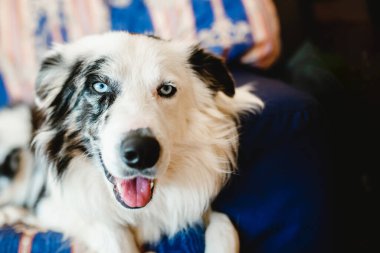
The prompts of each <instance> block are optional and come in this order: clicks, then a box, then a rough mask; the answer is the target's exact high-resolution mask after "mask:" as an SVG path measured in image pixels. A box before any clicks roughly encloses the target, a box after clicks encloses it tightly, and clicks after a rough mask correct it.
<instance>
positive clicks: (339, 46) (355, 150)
mask: <svg viewBox="0 0 380 253" xmlns="http://www.w3.org/2000/svg"><path fill="white" fill-rule="evenodd" d="M275 2H276V5H277V8H278V11H279V14H280V20H281V27H282V39H283V53H282V57H281V59H280V61H279V62H278V64H277V65H276V66H275V67H273V68H272V69H270V70H268V71H267V72H266V73H265V74H267V75H269V76H271V77H275V78H280V79H283V80H285V81H287V82H288V83H289V84H290V85H292V86H295V87H297V88H299V89H302V90H304V91H306V92H308V93H310V94H312V95H314V96H315V97H316V98H317V99H318V100H319V102H320V107H321V115H322V119H323V126H324V131H325V133H326V134H325V136H326V153H327V155H328V157H329V161H330V162H329V166H328V168H326V172H325V173H326V175H327V177H328V179H329V189H330V191H329V195H330V199H331V203H330V204H331V206H332V217H333V228H332V229H333V238H332V240H333V244H334V252H360V253H365V252H380V243H378V241H379V238H378V237H379V236H380V232H379V228H380V222H379V218H378V217H379V216H380V209H379V208H378V207H377V206H378V205H379V203H378V202H380V194H379V181H380V180H379V170H380V162H379V159H380V148H379V144H380V138H379V131H380V124H379V121H380V50H379V45H380V35H379V34H380V7H379V4H380V3H379V1H378V0H367V1H366V0H319V1H318V0H276V1H275Z"/></svg>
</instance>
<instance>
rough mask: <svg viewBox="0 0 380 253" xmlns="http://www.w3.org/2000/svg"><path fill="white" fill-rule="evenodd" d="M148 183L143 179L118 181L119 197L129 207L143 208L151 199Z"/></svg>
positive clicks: (148, 180) (147, 180) (149, 181)
mask: <svg viewBox="0 0 380 253" xmlns="http://www.w3.org/2000/svg"><path fill="white" fill-rule="evenodd" d="M150 183H151V180H150V179H147V178H143V177H136V178H134V179H130V180H120V181H119V184H118V188H119V192H120V197H121V198H122V199H123V201H124V202H125V204H127V205H128V206H129V207H144V206H146V205H147V204H148V203H149V201H150V199H151V197H152V192H151V189H150Z"/></svg>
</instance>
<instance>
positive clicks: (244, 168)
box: [0, 1, 331, 253]
mask: <svg viewBox="0 0 380 253" xmlns="http://www.w3.org/2000/svg"><path fill="white" fill-rule="evenodd" d="M114 2H117V1H114ZM121 2H123V1H121ZM122 15H126V14H125V13H124V12H122V11H120V10H118V9H117V8H116V9H115V10H113V16H112V17H113V18H115V20H116V21H115V22H112V24H113V25H114V26H115V27H113V28H114V29H122V28H123V27H119V26H120V23H118V20H120V17H121V16H122ZM117 17H118V18H117ZM118 25H119V26H118ZM62 34H63V35H65V34H66V32H65V31H63V32H62ZM65 36H66V35H65ZM63 37H64V36H63ZM47 39H49V37H47ZM50 40H51V38H50ZM239 48H241V46H240V47H238V49H239ZM211 49H213V50H216V51H215V52H216V53H218V52H219V53H220V52H223V50H220V49H221V48H215V47H214V48H211ZM238 49H237V50H238ZM234 52H235V53H236V54H238V53H237V51H236V50H235V51H234ZM277 54H278V52H274V53H273V54H272V55H271V56H270V57H272V58H271V61H273V59H274V58H275V57H276V55H277ZM265 56H268V55H264V58H265ZM273 57H274V58H273ZM267 58H268V57H267ZM259 60H260V59H259ZM258 62H260V61H256V62H251V63H252V64H251V65H255V63H258ZM263 62H264V63H266V64H270V63H271V62H265V59H264V60H263V61H261V63H263ZM230 67H231V69H232V72H233V76H234V78H235V79H236V81H237V85H242V84H246V83H249V84H250V85H252V86H253V88H254V93H255V94H256V95H257V96H258V97H259V98H261V99H262V100H263V101H264V103H265V108H264V110H263V111H262V112H261V113H259V114H257V115H248V116H245V117H243V118H242V119H241V122H242V125H241V129H240V133H241V135H240V142H241V145H240V147H239V157H238V169H239V171H238V173H237V174H236V175H233V176H232V178H231V180H230V182H229V183H228V184H227V185H226V187H225V188H224V189H223V191H222V192H221V194H220V195H219V196H218V198H217V199H216V200H215V201H214V203H213V208H214V209H215V210H218V211H221V212H224V213H226V214H228V216H229V217H230V218H231V220H232V221H233V223H234V224H235V226H236V228H237V230H238V232H239V236H240V240H241V251H240V252H242V253H297V252H299V253H313V252H329V250H330V246H331V239H330V232H331V227H330V225H329V224H330V218H331V217H330V215H329V202H328V198H327V192H326V182H325V173H326V171H325V170H326V164H325V163H326V162H325V161H326V160H325V157H324V148H323V147H324V146H323V145H324V143H323V132H322V131H321V128H320V120H319V112H318V103H317V102H316V100H315V99H313V98H312V97H311V96H309V95H307V94H305V93H303V92H301V91H298V90H296V89H294V88H292V87H290V86H289V85H288V84H286V83H283V82H281V81H278V80H273V79H268V78H264V77H262V76H260V75H257V74H255V72H256V71H254V70H253V69H251V68H248V67H246V66H245V67H242V66H241V65H240V64H233V65H231V66H230ZM256 67H260V64H256ZM266 67H268V66H266ZM0 77H1V75H0ZM8 97H9V96H7V94H6V90H5V89H4V80H2V79H1V78H0V106H4V105H6V104H8V103H9V102H10V101H9V98H8ZM2 123H3V122H0V124H2ZM203 233H204V229H203V228H199V227H195V228H189V230H188V231H186V232H185V233H180V234H179V235H178V236H175V237H174V238H165V239H163V241H162V242H161V243H160V245H158V246H157V247H156V248H155V250H156V251H157V253H162V252H166V253H168V252H169V253H170V252H172V253H175V252H184V253H186V252H188V253H190V252H192V253H196V252H202V247H203V246H204V241H203V240H204V238H203V236H204V234H203ZM25 238H26V240H25ZM20 240H23V242H24V241H28V240H29V241H30V242H32V244H29V248H27V250H29V251H27V252H32V253H38V252H46V253H50V252H51V253H52V252H70V247H69V244H68V243H67V242H64V241H62V235H61V234H59V233H57V232H54V231H47V232H46V231H45V232H41V231H40V232H39V231H34V230H33V229H25V228H23V229H22V230H21V231H20V230H17V229H15V228H12V227H5V228H2V229H0V252H2V253H14V252H20V251H18V250H19V247H20V245H21V244H20ZM187 241H191V242H195V244H196V245H197V247H193V246H194V245H189V243H187ZM190 246H191V247H190Z"/></svg>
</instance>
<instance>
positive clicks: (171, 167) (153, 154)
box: [35, 32, 257, 208]
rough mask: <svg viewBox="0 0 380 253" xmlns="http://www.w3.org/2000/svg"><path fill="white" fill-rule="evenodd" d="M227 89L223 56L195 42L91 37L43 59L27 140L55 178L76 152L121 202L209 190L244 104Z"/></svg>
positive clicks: (228, 164) (218, 177)
mask: <svg viewBox="0 0 380 253" xmlns="http://www.w3.org/2000/svg"><path fill="white" fill-rule="evenodd" d="M234 94H235V88H234V81H233V80H232V78H231V75H230V73H229V72H228V70H227V69H226V67H225V65H224V63H223V62H222V61H221V60H220V59H219V58H217V57H215V56H213V55H211V54H209V53H207V52H205V51H204V50H202V49H200V48H199V47H197V46H193V45H188V44H186V43H180V42H176V41H164V40H160V39H157V38H154V37H149V36H145V35H131V34H127V33H122V32H114V33H107V34H104V35H96V36H90V37H87V38H84V39H82V40H79V41H77V42H74V43H72V44H67V45H63V46H59V47H57V48H56V49H55V50H54V51H52V52H51V53H50V54H49V55H48V56H47V57H46V58H45V60H44V61H43V63H42V66H41V70H40V73H39V77H38V81H37V105H38V107H39V109H40V112H41V115H42V117H43V120H42V125H41V126H40V130H39V132H38V134H37V136H36V138H35V143H36V146H37V150H40V151H42V152H41V154H46V155H47V160H48V161H49V163H50V164H54V166H53V167H54V169H55V170H56V171H55V173H56V175H57V176H58V178H59V177H64V173H65V171H66V170H68V169H71V170H75V169H76V168H71V167H70V163H71V162H72V160H73V159H75V158H78V157H81V159H86V160H88V161H91V162H92V163H93V164H95V165H97V167H98V168H99V169H100V170H101V171H102V173H104V175H106V177H107V179H108V181H109V182H111V185H113V187H112V189H113V193H114V195H115V196H116V199H117V200H118V201H119V202H120V203H121V204H122V205H123V206H124V207H128V208H141V207H144V206H145V205H147V204H148V203H149V202H150V200H151V199H152V194H153V190H154V188H155V187H154V186H156V188H157V191H160V190H159V189H160V188H161V190H162V191H164V190H163V189H164V188H165V187H176V186H175V185H174V184H178V185H179V187H183V188H184V189H186V187H187V186H186V185H190V184H193V185H197V186H195V188H197V187H198V188H199V190H200V192H202V193H200V194H203V195H205V196H206V198H212V197H213V196H214V195H215V194H216V192H217V191H218V190H219V188H220V186H221V185H222V183H223V181H224V179H225V178H226V172H231V170H232V168H233V167H234V165H235V154H236V145H237V132H236V117H237V114H238V113H239V112H240V111H242V110H244V109H248V108H252V104H253V103H252V101H251V100H249V99H248V98H246V99H242V100H241V101H243V102H241V103H240V104H239V103H236V101H235V99H234V98H233V97H234ZM243 97H244V96H243ZM250 99H251V98H250ZM255 102H257V101H255ZM202 180H203V181H205V183H202V184H200V183H199V182H201V181H202ZM173 182H174V183H173ZM106 183H108V182H106ZM108 184H109V183H108ZM170 185H171V186H170Z"/></svg>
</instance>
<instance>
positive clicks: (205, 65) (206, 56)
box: [189, 47, 235, 97]
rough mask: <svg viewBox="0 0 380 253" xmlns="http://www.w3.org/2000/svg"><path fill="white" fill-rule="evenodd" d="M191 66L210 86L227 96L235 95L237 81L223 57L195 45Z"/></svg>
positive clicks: (190, 61) (191, 56) (190, 58)
mask: <svg viewBox="0 0 380 253" xmlns="http://www.w3.org/2000/svg"><path fill="white" fill-rule="evenodd" d="M189 63H190V65H191V68H192V69H193V70H194V71H195V73H196V74H197V75H198V76H199V78H200V79H201V80H202V81H204V82H205V83H206V84H207V85H208V87H209V88H210V89H211V90H213V91H215V92H217V91H222V92H224V93H225V94H226V95H227V96H229V97H233V96H234V95H235V82H234V80H233V78H232V76H231V74H230V72H229V71H228V69H227V67H226V65H225V64H224V62H223V61H222V59H220V58H218V57H216V56H214V55H212V54H210V53H207V52H206V51H204V50H203V49H201V48H199V47H194V48H193V50H192V52H191V55H190V57H189Z"/></svg>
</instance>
